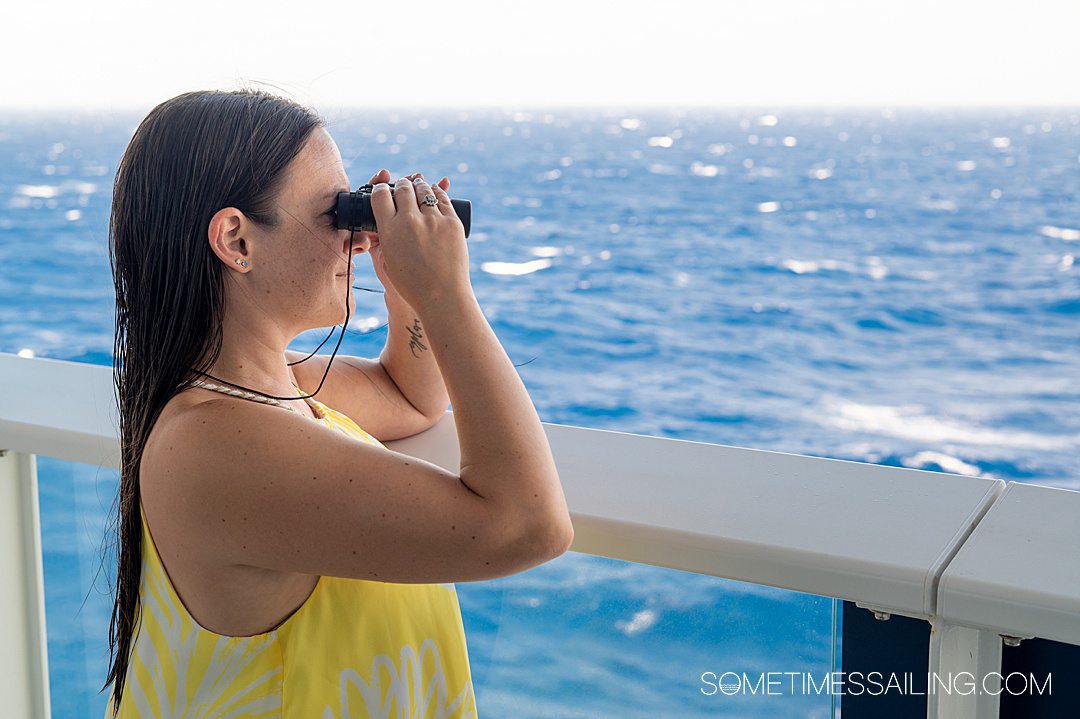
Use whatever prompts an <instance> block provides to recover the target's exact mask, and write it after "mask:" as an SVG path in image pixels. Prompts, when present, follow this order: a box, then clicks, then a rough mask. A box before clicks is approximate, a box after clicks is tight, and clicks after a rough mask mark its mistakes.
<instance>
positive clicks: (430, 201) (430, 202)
mask: <svg viewBox="0 0 1080 719" xmlns="http://www.w3.org/2000/svg"><path fill="white" fill-rule="evenodd" d="M424 204H425V205H427V206H428V207H434V206H435V205H437V204H439V198H438V197H436V196H435V195H424Z"/></svg>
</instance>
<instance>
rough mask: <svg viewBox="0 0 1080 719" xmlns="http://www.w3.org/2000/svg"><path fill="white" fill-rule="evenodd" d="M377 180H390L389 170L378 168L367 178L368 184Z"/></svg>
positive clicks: (372, 183)
mask: <svg viewBox="0 0 1080 719" xmlns="http://www.w3.org/2000/svg"><path fill="white" fill-rule="evenodd" d="M377 182H390V170H386V169H383V170H379V171H378V172H376V173H375V174H374V175H372V176H371V179H370V180H368V184H369V185H374V184H375V183H377Z"/></svg>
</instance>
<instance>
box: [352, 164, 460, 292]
mask: <svg viewBox="0 0 1080 719" xmlns="http://www.w3.org/2000/svg"><path fill="white" fill-rule="evenodd" d="M423 176H424V175H423V173H420V172H414V173H413V174H411V175H408V178H409V180H414V179H415V178H417V177H421V178H422V177H423ZM369 182H370V183H371V184H372V185H374V184H375V183H377V182H386V183H390V171H389V170H381V171H379V172H378V173H377V174H375V175H374V176H372V178H371V179H370V180H369ZM436 184H437V185H438V186H439V187H441V188H442V189H443V191H446V190H448V189H450V179H449V178H447V177H444V178H443V179H441V180H439V181H438V182H437V183H436ZM360 234H361V235H363V236H365V237H368V238H369V239H370V240H371V247H370V250H369V252H370V253H371V266H372V267H373V268H374V269H375V276H376V277H378V278H379V282H381V283H382V286H383V288H384V289H385V290H386V292H385V294H384V298H385V299H386V300H387V301H388V302H394V301H396V300H400V301H401V302H402V303H405V304H408V303H407V302H405V300H404V298H402V297H401V293H399V292H398V291H397V289H395V288H394V284H393V282H391V281H390V277H389V275H388V274H387V272H386V260H385V259H384V258H383V255H382V247H381V246H380V244H379V234H378V233H377V232H362V233H360Z"/></svg>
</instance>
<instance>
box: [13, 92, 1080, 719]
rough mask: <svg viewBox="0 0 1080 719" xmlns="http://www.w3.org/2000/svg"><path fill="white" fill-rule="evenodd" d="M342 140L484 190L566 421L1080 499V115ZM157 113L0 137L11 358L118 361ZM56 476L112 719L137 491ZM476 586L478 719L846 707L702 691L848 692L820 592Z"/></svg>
mask: <svg viewBox="0 0 1080 719" xmlns="http://www.w3.org/2000/svg"><path fill="white" fill-rule="evenodd" d="M329 119H330V120H331V123H330V127H329V129H330V132H331V134H332V135H333V136H334V138H335V140H336V141H337V143H338V146H339V147H340V149H341V152H342V156H343V158H344V160H345V161H346V169H347V171H348V172H349V175H350V179H351V180H352V182H353V185H354V186H357V185H359V184H361V183H363V182H364V181H366V180H367V178H368V177H369V176H370V175H371V174H373V173H374V172H375V171H376V170H378V169H379V168H380V167H387V168H389V169H390V171H391V173H393V175H394V176H395V177H396V176H399V175H403V174H406V173H408V172H412V171H416V170H419V171H422V172H424V173H425V176H427V177H429V178H437V177H441V176H442V175H448V176H449V177H450V178H451V181H452V191H451V195H452V196H455V197H464V198H468V199H470V200H471V201H472V202H473V212H474V217H473V231H472V235H471V237H470V241H469V252H470V260H471V265H472V277H473V285H474V287H475V290H476V294H477V297H478V298H479V300H480V304H481V306H482V307H483V308H484V310H485V313H486V314H487V316H488V319H489V320H490V322H491V324H492V326H493V328H494V329H495V331H496V333H497V335H498V336H499V338H500V340H501V341H502V344H503V346H504V347H505V348H506V350H507V352H508V354H509V355H510V358H511V359H512V360H513V361H514V363H515V364H518V365H521V366H520V367H519V370H518V371H519V372H520V373H521V376H522V378H523V380H524V381H525V384H526V386H527V387H528V388H529V391H530V394H531V396H532V398H533V400H534V402H535V404H536V407H537V410H538V412H539V414H540V417H541V418H542V419H543V420H544V421H546V422H554V423H563V424H572V425H578V426H588V427H598V428H604V429H612V430H618V431H625V432H633V433H638V434H650V435H658V436H665V437H676V438H680V439H691V440H698V441H706V442H717V443H722V444H730V445H739V446H746V447H754V448H758V449H769V450H778V451H784V452H793V453H799V454H812V455H818V456H826V457H835V458H840V459H851V460H857V461H863V462H872V463H878V464H888V465H895V466H906V467H914V468H920V469H930V470H936V471H947V472H956V473H961V474H970V475H980V476H992V477H1000V478H1002V479H1006V480H1018V481H1030V482H1037V483H1040V484H1046V485H1051V486H1057V487H1066V488H1071V489H1080V475H1078V473H1077V470H1076V464H1075V458H1076V452H1077V449H1078V448H1080V413H1078V412H1077V411H1076V407H1077V406H1078V400H1080V389H1078V385H1077V381H1076V380H1077V377H1080V332H1078V329H1080V323H1078V320H1080V265H1078V264H1077V263H1076V261H1075V258H1076V256H1077V255H1078V254H1080V208H1078V206H1077V203H1076V197H1077V195H1078V192H1080V111H1077V110H1064V109H1062V110H1043V109H1040V110H1035V109H1027V110H1025V109H1015V110H1010V109H1001V110H989V109H983V110H969V111H965V112H957V111H946V110H939V111H918V110H914V109H895V110H891V111H890V110H886V111H880V110H873V111H871V110H866V111H856V110H846V111H842V112H835V111H828V110H824V109H822V110H808V109H798V110H795V109H792V110H787V111H779V110H773V111H771V112H765V111H761V112H756V111H750V110H738V111H736V110H731V111H720V110H682V111H663V112H662V111H657V110H649V111H632V110H623V111H614V110H612V111H601V110H576V111H574V110H566V109H559V110H552V111H542V110H532V111H516V112H512V111H501V110H467V111H460V112H456V111H422V112H421V111H416V112H388V111H384V112H368V113H357V114H348V115H344V114H343V115H338V116H333V117H331V118H329ZM139 120H140V117H138V116H120V115H100V114H98V115H95V114H83V115H72V116H60V115H53V116H33V117H28V116H14V115H11V116H6V117H2V118H0V158H2V162H0V238H2V241H0V262H2V265H0V266H2V267H3V271H2V272H0V351H4V352H20V351H29V352H33V354H34V355H35V356H39V357H51V358H58V359H67V360H72V361H79V362H91V363H96V364H103V365H107V364H110V362H111V350H112V322H113V290H112V284H111V276H110V272H109V268H108V255H107V246H106V227H107V219H108V211H109V196H110V190H111V181H112V176H113V173H114V172H115V169H116V163H117V161H118V160H119V158H120V155H121V154H122V152H123V149H124V147H125V146H126V144H127V142H128V140H129V139H130V137H131V133H132V131H133V130H134V128H135V126H136V125H137V124H138V121H139ZM357 285H360V286H363V287H377V280H376V278H375V276H374V272H372V271H371V269H370V266H369V265H368V266H366V267H365V266H364V265H363V264H361V265H360V270H358V273H357ZM357 307H358V309H357V313H356V315H355V316H354V317H353V319H352V321H351V322H350V327H349V330H348V331H347V332H346V335H345V338H344V340H343V342H342V346H341V349H340V352H343V353H348V354H358V355H364V356H375V355H376V354H378V352H379V350H380V349H381V347H382V343H383V342H384V341H385V338H386V335H385V328H383V326H382V325H383V324H384V323H385V321H386V313H385V308H384V307H383V306H382V301H381V298H380V297H379V296H378V295H377V294H375V293H367V292H358V303H357ZM167 309H168V308H162V310H163V311H167ZM325 334H326V333H325V331H323V332H310V333H306V334H305V335H303V336H301V337H300V338H298V339H297V341H296V342H295V343H294V344H293V347H294V348H296V349H309V350H310V349H313V348H314V347H315V346H317V345H318V343H319V342H320V341H321V340H322V338H323V337H324V336H325ZM334 340H335V341H336V335H335V337H334ZM39 470H40V493H41V503H42V532H43V541H44V548H45V574H46V608H47V615H48V632H49V652H50V655H49V661H50V681H51V686H52V689H53V707H54V712H53V715H54V716H56V717H76V716H78V717H81V716H101V713H102V712H103V710H104V695H98V694H97V693H96V692H97V690H98V689H99V688H100V687H101V685H102V684H103V682H104V676H105V669H106V659H107V653H106V652H107V649H106V647H107V644H106V639H107V628H108V612H109V609H110V605H111V587H110V585H109V583H110V582H111V581H112V580H113V578H114V568H115V557H114V552H113V547H112V545H111V544H108V545H106V544H104V542H105V541H106V539H108V540H110V541H111V538H106V537H105V535H104V534H103V532H104V528H105V522H106V517H107V512H108V510H109V509H110V506H111V502H112V498H113V495H114V493H115V491H116V473H115V472H114V471H111V470H102V469H99V468H96V467H87V466H84V465H76V464H71V463H67V462H62V461H59V460H54V459H50V458H45V457H40V458H39ZM658 481H659V478H658ZM458 591H459V596H460V598H461V603H462V609H463V613H464V615H465V622H466V633H467V635H468V638H469V643H470V649H471V653H472V662H473V672H474V679H475V680H476V684H477V695H478V700H479V707H480V712H481V716H489V717H495V716H515V717H533V716H535V717H541V716H543V717H548V716H558V717H606V716H619V717H639V716H640V717H654V716H679V717H697V716H725V715H736V714H737V715H740V716H744V715H751V716H757V715H761V716H770V717H782V716H792V717H796V716H798V717H809V716H819V717H824V716H829V713H830V706H829V701H828V698H827V697H826V698H823V697H768V698H767V702H768V703H760V702H758V703H754V702H746V701H738V700H737V699H736V698H735V697H723V696H722V695H717V696H706V695H704V694H703V693H702V691H701V690H702V688H703V687H704V685H703V684H702V682H701V674H702V672H707V671H713V672H715V673H717V674H720V673H721V672H723V671H726V670H729V669H730V670H735V671H748V672H752V671H813V672H818V673H822V672H825V671H828V669H829V668H830V662H831V652H832V649H833V645H832V642H833V638H832V625H831V613H832V609H833V606H832V602H831V601H830V600H828V599H825V598H821V597H811V596H807V595H802V594H796V593H792V592H787V591H783V590H775V589H769V588H763V587H756V586H749V585H744V584H740V583H737V582H730V581H725V580H718V579H714V578H709V577H701V576H697V575H693V574H689V573H684V572H678V571H673V570H664V569H657V568H651V567H644V566H638V565H631V564H626V563H623V562H619V561H616V560H612V559H608V558H603V557H592V556H587V555H582V554H577V553H574V552H570V553H568V554H566V555H564V556H563V557H560V558H558V559H557V560H555V561H553V562H551V563H548V564H546V565H543V566H542V567H537V568H536V569H533V570H531V571H529V572H526V573H524V574H521V575H517V576H514V577H507V578H503V579H500V580H496V581H492V582H479V583H460V584H459V585H458ZM758 699H761V697H758Z"/></svg>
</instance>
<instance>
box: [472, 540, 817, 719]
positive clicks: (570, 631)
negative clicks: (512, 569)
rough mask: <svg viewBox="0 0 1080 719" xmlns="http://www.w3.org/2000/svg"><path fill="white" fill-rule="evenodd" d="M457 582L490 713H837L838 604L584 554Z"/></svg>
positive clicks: (523, 718)
mask: <svg viewBox="0 0 1080 719" xmlns="http://www.w3.org/2000/svg"><path fill="white" fill-rule="evenodd" d="M457 587H458V597H459V599H460V601H461V606H462V613H463V616H464V619H465V631H466V635H467V637H468V641H469V647H470V657H471V662H472V670H473V681H474V683H475V685H476V692H477V700H478V706H479V707H480V711H481V712H482V713H486V714H487V715H488V716H514V717H519V718H520V719H528V718H529V717H544V718H545V719H546V718H547V717H553V716H557V717H560V718H563V717H565V718H566V719H571V718H573V717H600V716H618V717H649V718H650V719H651V718H653V717H658V716H678V717H680V718H691V717H715V716H739V717H769V718H770V719H775V718H783V717H793V718H794V717H798V718H799V719H805V718H806V717H821V718H825V717H829V716H833V715H834V714H833V707H832V702H831V699H830V697H829V695H828V691H827V689H824V688H821V687H823V686H824V682H825V680H826V677H827V675H828V673H829V671H830V670H831V669H832V667H833V664H834V662H835V656H834V648H835V638H836V631H835V630H834V628H833V605H834V602H833V600H832V599H829V598H826V597H818V596H814V595H809V594H802V593H798V592H791V591H787V590H783V589H773V588H769V587H761V586H757V585H753V584H746V583H742V582H735V581H729V580H723V579H717V578H715V577H707V576H702V575H697V574H694V573H691V572H682V571H677V570H671V569H660V568H657V567H650V566H644V565H637V564H632V563H628V562H623V561H620V560H616V559H609V558H606V557H594V556H591V555H587V554H579V553H576V552H567V553H566V554H565V555H563V556H561V557H559V558H557V559H555V560H554V561H552V562H548V563H547V564H544V565H541V566H539V567H536V568H534V569H532V570H529V571H527V572H524V573H522V574H519V575H515V576H512V577H503V578H501V579H497V580H493V581H489V582H467V583H464V582H463V583H458V585H457ZM725 672H735V674H736V675H738V677H733V676H732V675H727V676H724V679H723V680H724V681H725V682H727V681H729V680H731V681H733V682H735V681H736V680H737V684H736V686H735V687H732V688H728V687H725V689H724V690H721V689H720V688H719V686H718V685H719V683H720V681H721V680H720V677H721V676H723V675H724V674H725ZM770 672H772V673H774V675H773V683H772V684H769V685H766V684H758V685H757V686H756V689H757V693H756V694H755V693H754V688H755V686H754V684H755V682H756V681H757V680H759V679H760V678H761V676H762V675H763V674H764V675H768V673H770ZM783 672H793V673H794V674H795V676H794V677H792V676H784V675H782V673H783ZM710 673H711V674H710ZM744 674H745V679H744V677H743V675H744ZM746 679H748V680H749V682H747V681H745V680H746ZM765 679H766V681H768V676H766V677H765ZM793 679H794V682H795V684H794V686H792V684H791V682H792V680H793ZM811 680H812V681H813V682H816V683H817V685H818V686H819V689H818V690H817V691H815V690H814V689H813V687H812V686H810V681H811ZM727 692H731V693H727ZM767 692H768V693H767Z"/></svg>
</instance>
